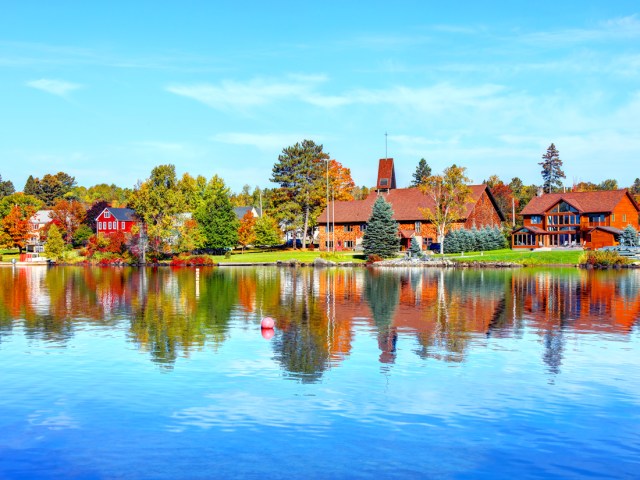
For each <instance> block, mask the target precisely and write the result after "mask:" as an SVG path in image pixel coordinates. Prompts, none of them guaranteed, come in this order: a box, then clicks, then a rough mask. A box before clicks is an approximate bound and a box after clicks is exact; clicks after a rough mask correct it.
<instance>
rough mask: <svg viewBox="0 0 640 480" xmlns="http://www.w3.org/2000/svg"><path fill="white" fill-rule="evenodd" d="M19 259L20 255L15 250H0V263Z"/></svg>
mask: <svg viewBox="0 0 640 480" xmlns="http://www.w3.org/2000/svg"><path fill="white" fill-rule="evenodd" d="M19 257H20V253H19V250H18V249H17V248H4V249H0V261H2V262H10V261H11V260H12V259H14V258H15V259H16V260H18V259H19Z"/></svg>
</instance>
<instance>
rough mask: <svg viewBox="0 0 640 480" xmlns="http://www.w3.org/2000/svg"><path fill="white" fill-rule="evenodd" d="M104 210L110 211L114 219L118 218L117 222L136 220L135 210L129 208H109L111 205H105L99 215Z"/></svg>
mask: <svg viewBox="0 0 640 480" xmlns="http://www.w3.org/2000/svg"><path fill="white" fill-rule="evenodd" d="M106 210H108V211H109V212H111V215H113V217H114V218H115V219H116V220H118V221H119V222H135V221H137V219H136V212H135V210H132V209H130V208H111V207H107V208H105V209H104V210H102V212H100V215H102V214H103V213H104V212H105V211H106ZM100 215H98V217H100ZM98 217H96V220H97V219H98Z"/></svg>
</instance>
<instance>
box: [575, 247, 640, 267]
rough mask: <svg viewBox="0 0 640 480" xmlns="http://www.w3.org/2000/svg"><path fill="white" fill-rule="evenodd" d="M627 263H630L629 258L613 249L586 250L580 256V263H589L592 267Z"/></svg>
mask: <svg viewBox="0 0 640 480" xmlns="http://www.w3.org/2000/svg"><path fill="white" fill-rule="evenodd" d="M628 263H630V262H629V259H627V258H625V257H623V256H621V255H620V254H619V253H618V252H616V251H613V250H595V251H588V252H585V253H583V254H582V256H581V257H580V264H581V265H591V266H593V267H615V266H619V265H626V264H628Z"/></svg>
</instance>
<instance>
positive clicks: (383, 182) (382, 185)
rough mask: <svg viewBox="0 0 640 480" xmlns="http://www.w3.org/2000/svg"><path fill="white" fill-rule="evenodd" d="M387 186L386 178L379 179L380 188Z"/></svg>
mask: <svg viewBox="0 0 640 480" xmlns="http://www.w3.org/2000/svg"><path fill="white" fill-rule="evenodd" d="M387 185H389V179H388V178H381V179H380V186H381V187H386V186H387Z"/></svg>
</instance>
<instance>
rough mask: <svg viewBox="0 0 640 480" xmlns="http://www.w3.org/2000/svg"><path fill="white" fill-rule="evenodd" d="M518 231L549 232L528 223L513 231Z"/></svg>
mask: <svg viewBox="0 0 640 480" xmlns="http://www.w3.org/2000/svg"><path fill="white" fill-rule="evenodd" d="M518 232H531V233H549V232H547V231H546V230H543V229H542V228H540V227H534V226H532V225H528V226H526V227H520V228H516V229H515V230H514V231H513V233H518Z"/></svg>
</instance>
